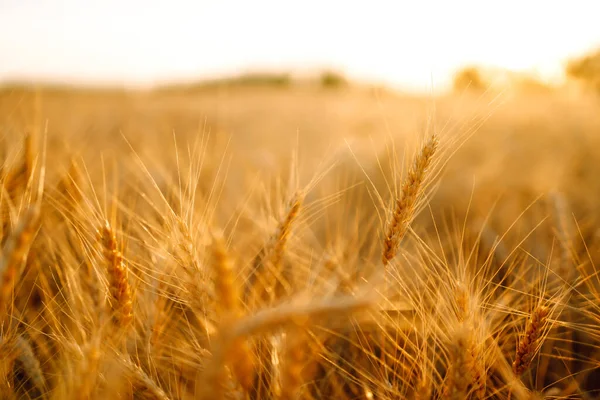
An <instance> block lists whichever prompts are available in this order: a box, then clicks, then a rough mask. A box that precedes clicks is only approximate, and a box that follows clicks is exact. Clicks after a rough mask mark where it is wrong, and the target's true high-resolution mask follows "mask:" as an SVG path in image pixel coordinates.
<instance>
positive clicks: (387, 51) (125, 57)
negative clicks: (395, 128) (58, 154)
mask: <svg viewBox="0 0 600 400" xmlns="http://www.w3.org/2000/svg"><path fill="white" fill-rule="evenodd" d="M596 3H598V1H597V0H587V1H582V0H571V1H569V2H566V1H554V2H551V1H542V0H540V1H538V0H529V1H526V0H504V1H487V0H452V1H447V0H446V1H444V0H439V1H436V0H422V1H416V0H409V1H404V0H397V1H384V0H369V1H354V0H346V1H332V0H329V1H327V0H304V1H296V2H292V1H284V0H222V1H216V0H212V1H208V0H199V1H192V0H170V1H167V0H162V1H158V0H145V1H143V0H121V1H118V0H0V82H1V81H7V80H15V79H18V80H45V81H48V80H50V81H60V82H74V83H93V84H104V83H108V84H126V85H136V86H138V85H141V86H148V85H154V84H160V83H166V82H173V81H185V80H196V79H202V78H214V77H218V76H221V75H230V74H236V73H241V72H245V71H257V70H275V71H279V70H292V71H314V70H318V69H323V68H327V69H337V70H340V71H343V72H344V73H345V74H347V75H348V76H349V77H351V78H355V79H360V80H365V81H371V82H377V83H383V84H389V85H391V86H395V87H401V88H406V89H415V90H429V89H435V88H438V87H443V86H444V85H447V84H448V82H450V79H451V76H452V74H453V73H454V72H455V71H456V70H457V69H459V68H460V67H461V66H464V65H470V64H477V65H483V66H487V67H497V68H508V69H512V70H517V71H525V72H530V73H536V74H539V75H540V76H541V77H542V78H543V79H554V78H558V77H560V76H561V73H562V70H563V65H564V63H565V62H566V60H568V59H569V58H572V57H576V56H579V55H583V54H585V53H586V52H589V51H592V50H594V49H595V48H600V27H599V25H598V22H597V20H598V11H600V3H598V4H596Z"/></svg>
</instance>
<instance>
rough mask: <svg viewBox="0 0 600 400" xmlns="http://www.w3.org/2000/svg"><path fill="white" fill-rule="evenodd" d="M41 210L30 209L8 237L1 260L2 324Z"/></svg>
mask: <svg viewBox="0 0 600 400" xmlns="http://www.w3.org/2000/svg"><path fill="white" fill-rule="evenodd" d="M39 216H40V212H39V208H38V207H36V206H33V207H31V208H30V209H28V210H27V211H26V212H25V213H24V215H23V216H22V217H21V219H20V221H19V223H18V224H17V227H16V228H15V230H14V231H13V232H12V234H11V235H10V236H9V237H8V239H7V241H6V243H5V244H4V248H3V249H2V257H1V258H0V279H1V280H0V324H1V323H2V322H3V321H4V318H5V316H6V312H7V309H8V307H9V304H10V303H11V296H12V292H13V289H14V286H15V281H16V280H17V277H18V276H19V275H20V273H21V269H22V268H23V265H24V263H25V261H26V259H27V255H28V254H29V248H30V246H31V243H32V241H33V237H34V234H35V232H36V231H37V228H38V225H39Z"/></svg>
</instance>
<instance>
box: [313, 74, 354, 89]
mask: <svg viewBox="0 0 600 400" xmlns="http://www.w3.org/2000/svg"><path fill="white" fill-rule="evenodd" d="M319 81H320V83H321V87H324V88H327V89H333V88H340V87H344V86H347V85H348V81H347V79H346V78H345V77H344V75H342V74H341V73H339V72H335V71H323V72H322V73H321V76H320V77H319Z"/></svg>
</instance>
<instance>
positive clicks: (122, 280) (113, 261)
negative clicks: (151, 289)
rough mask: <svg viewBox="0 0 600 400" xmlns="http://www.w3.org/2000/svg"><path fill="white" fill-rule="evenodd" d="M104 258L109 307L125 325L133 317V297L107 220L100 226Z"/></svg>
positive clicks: (126, 272)
mask: <svg viewBox="0 0 600 400" xmlns="http://www.w3.org/2000/svg"><path fill="white" fill-rule="evenodd" d="M99 235H100V240H101V242H102V247H103V254H104V259H105V260H106V264H107V267H108V278H109V284H110V295H111V307H112V309H113V312H114V318H115V322H117V323H118V324H119V325H120V326H122V327H126V326H128V325H129V323H130V322H131V320H132V319H133V298H132V294H131V287H130V286H129V280H128V269H127V265H126V264H125V261H124V259H123V254H122V253H121V251H120V250H119V244H118V242H117V236H116V234H115V232H114V231H113V229H112V228H111V226H110V224H109V223H108V221H106V223H105V225H104V226H103V227H102V228H100V231H99Z"/></svg>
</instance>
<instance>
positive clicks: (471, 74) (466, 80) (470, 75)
mask: <svg viewBox="0 0 600 400" xmlns="http://www.w3.org/2000/svg"><path fill="white" fill-rule="evenodd" d="M486 86H487V85H486V84H485V82H484V80H483V77H482V76H481V72H480V71H479V69H478V68H477V67H466V68H463V69H461V70H460V71H458V72H457V73H456V75H454V80H453V87H454V90H455V91H457V92H463V91H465V90H470V91H484V90H485V89H486Z"/></svg>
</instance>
